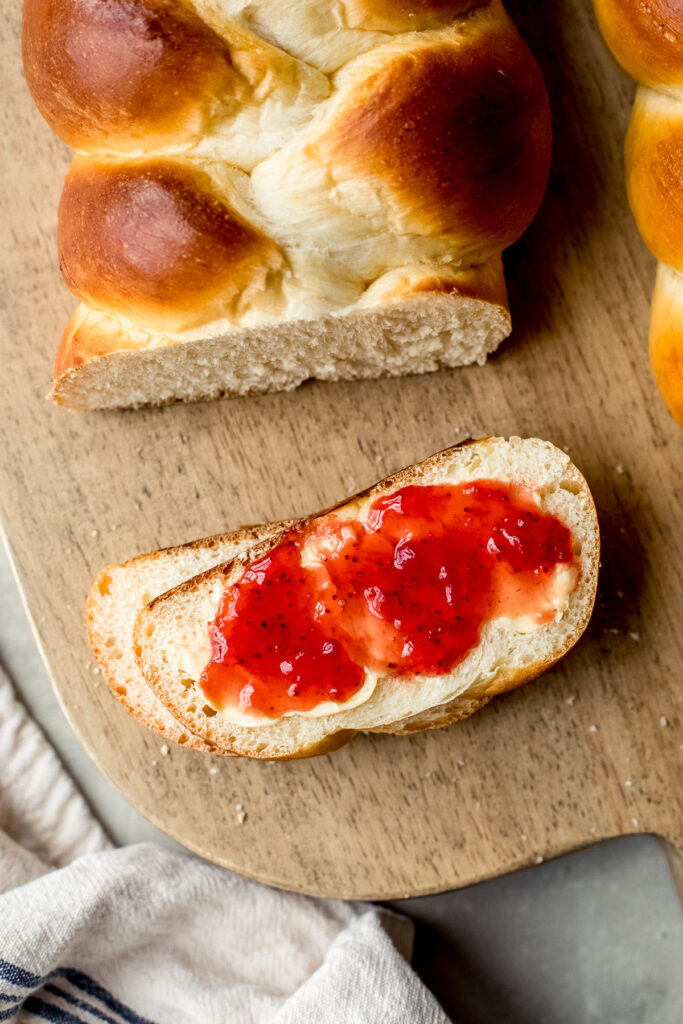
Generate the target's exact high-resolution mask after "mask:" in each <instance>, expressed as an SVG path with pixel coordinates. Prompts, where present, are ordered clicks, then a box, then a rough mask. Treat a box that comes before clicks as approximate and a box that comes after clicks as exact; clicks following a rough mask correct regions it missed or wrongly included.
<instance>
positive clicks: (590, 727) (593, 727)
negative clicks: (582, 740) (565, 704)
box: [588, 725, 598, 732]
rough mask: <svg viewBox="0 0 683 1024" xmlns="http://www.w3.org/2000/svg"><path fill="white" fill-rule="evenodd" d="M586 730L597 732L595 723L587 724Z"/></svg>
mask: <svg viewBox="0 0 683 1024" xmlns="http://www.w3.org/2000/svg"><path fill="white" fill-rule="evenodd" d="M588 731H589V732H597V731H598V727H597V725H589V726H588Z"/></svg>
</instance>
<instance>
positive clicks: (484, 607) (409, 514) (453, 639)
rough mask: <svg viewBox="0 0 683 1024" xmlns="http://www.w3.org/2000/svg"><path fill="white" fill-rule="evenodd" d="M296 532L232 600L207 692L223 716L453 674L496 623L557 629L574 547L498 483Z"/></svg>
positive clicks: (513, 490) (419, 491)
mask: <svg viewBox="0 0 683 1024" xmlns="http://www.w3.org/2000/svg"><path fill="white" fill-rule="evenodd" d="M342 516H343V510H341V512H340V513H339V514H337V513H330V514H329V515H327V516H325V517H324V518H322V519H319V520H314V521H313V522H309V523H304V524H302V525H300V526H297V527H295V528H294V529H292V530H290V531H289V532H288V533H287V534H286V535H285V536H284V538H283V539H282V540H281V541H280V542H279V544H277V545H276V546H275V547H274V548H273V549H272V550H271V551H270V552H269V553H268V555H267V556H266V557H264V558H262V559H261V560H260V561H258V562H253V563H251V565H249V566H248V568H247V569H246V571H245V572H244V574H243V576H242V577H241V579H240V580H239V581H238V582H237V583H235V584H233V585H232V586H230V587H228V588H227V589H226V591H225V593H224V595H223V598H222V600H221V604H220V608H219V611H218V615H217V617H216V620H215V621H214V623H213V624H212V625H211V626H210V633H211V642H212V655H211V661H210V662H209V664H208V666H207V668H206V669H205V671H204V673H203V676H202V679H201V685H202V688H203V690H204V692H205V694H206V696H207V698H208V699H209V700H210V701H211V702H212V703H213V704H214V705H215V706H216V707H218V708H224V707H227V706H232V707H235V708H238V709H239V710H240V711H241V712H242V713H243V714H247V715H248V714H253V715H256V716H266V717H271V718H276V717H280V716H281V715H283V714H285V713H287V712H296V711H299V712H301V711H310V710H311V709H313V708H315V707H317V706H318V705H320V704H322V703H327V702H330V701H331V702H334V703H335V704H343V703H344V702H345V701H349V700H350V699H351V698H352V697H353V695H354V694H355V693H357V692H358V690H359V689H360V688H361V686H362V685H363V681H364V678H365V669H366V668H368V669H371V670H373V671H375V672H378V673H390V674H391V675H393V676H399V677H403V678H405V679H406V681H409V680H410V679H411V677H414V676H417V675H420V676H425V675H427V676H429V675H439V674H442V673H445V672H448V671H450V669H452V668H453V667H454V666H455V665H457V664H458V662H459V661H461V660H462V659H463V658H464V657H465V655H466V654H467V653H468V651H470V650H472V648H473V647H475V646H476V644H477V643H478V641H479V638H480V632H481V627H482V625H483V624H484V623H485V622H487V621H489V620H490V619H496V618H500V617H507V618H512V619H519V618H520V617H522V616H523V617H525V619H530V620H531V623H532V626H531V628H534V626H535V625H542V624H543V623H544V622H548V621H551V620H552V618H553V616H554V615H555V606H554V605H553V603H552V597H553V585H554V578H555V569H556V568H557V567H558V566H561V565H565V566H573V565H574V554H573V550H572V541H571V534H570V532H569V529H568V528H567V527H566V526H564V525H563V524H562V523H561V522H560V521H559V520H558V519H556V518H555V517H554V516H552V515H549V514H548V513H546V512H543V511H541V509H540V508H539V507H538V505H537V504H536V502H535V501H534V497H533V493H532V492H531V491H528V490H525V489H523V488H521V487H518V486H515V485H511V484H503V483H498V482H495V481H491V480H477V481H475V482H473V483H467V484H457V485H449V484H439V485H434V486H408V487H403V488H402V489H401V490H399V491H395V492H394V493H393V494H390V495H388V496H387V497H383V498H378V499H377V500H376V501H374V502H373V503H372V504H371V505H370V506H369V508H368V509H367V510H366V511H365V513H364V518H363V519H362V520H359V519H353V518H348V519H344V518H343V517H342Z"/></svg>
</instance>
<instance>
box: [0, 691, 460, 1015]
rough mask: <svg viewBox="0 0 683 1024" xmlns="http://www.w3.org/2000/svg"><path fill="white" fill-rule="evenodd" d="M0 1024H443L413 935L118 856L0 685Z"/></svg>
mask: <svg viewBox="0 0 683 1024" xmlns="http://www.w3.org/2000/svg"><path fill="white" fill-rule="evenodd" d="M0 764H1V765H2V769H3V770H2V772H0V1021H21V1022H24V1021H26V1022H28V1021H31V1022H36V1021H48V1022H53V1024H199V1022H201V1024H218V1022H220V1024H233V1022H234V1024H252V1022H253V1024H261V1022H264V1024H265V1022H268V1024H271V1022H272V1024H317V1022H320V1024H328V1022H329V1024H361V1022H368V1024H448V1021H447V1018H446V1017H445V1015H444V1014H443V1011H442V1010H441V1008H440V1007H439V1006H438V1004H437V1003H436V1001H435V1000H434V998H433V997H432V996H431V994H430V993H429V992H428V991H427V989H426V988H425V987H424V986H423V985H422V983H421V982H420V981H419V979H418V978H417V976H416V975H415V974H414V973H413V971H412V969H411V968H410V966H409V964H408V961H407V959H406V958H407V957H409V955H410V947H411V945H412V925H411V924H410V922H409V921H407V920H406V919H405V918H402V917H398V916H396V915H393V914H390V913H388V912H386V911H383V910H381V909H379V908H375V907H371V906H367V905H363V904H352V903H343V902H340V901H335V900H313V899H308V898H306V897H304V896H297V895H292V894H287V893H282V892H278V891H275V890H273V889H269V888H267V887H265V886H261V885H258V884H256V883H254V882H247V881H245V880H244V879H242V878H239V877H237V876H236V875H233V874H230V873H229V872H227V871H224V870H222V869H220V868H217V867H214V866H213V865H210V864H207V863H205V862H203V861H201V860H199V859H198V858H196V857H192V856H190V855H185V854H178V853H173V852H170V851H167V850H164V849H161V848H159V847H156V846H153V845H151V844H141V845H138V846H131V847H125V848H123V849H113V848H111V845H110V844H109V842H108V840H107V838H106V836H105V835H104V833H103V831H102V829H101V828H100V826H99V825H98V824H97V822H96V821H95V820H94V819H93V817H92V815H91V814H90V812H89V810H88V808H87V807H86V805H85V803H84V801H83V800H82V798H81V797H80V795H79V794H78V792H77V791H76V789H75V787H74V786H73V783H72V782H71V780H70V779H69V777H68V776H67V775H66V773H65V772H64V769H63V768H62V766H61V764H60V763H59V761H58V759H57V757H56V755H55V754H54V751H53V750H52V748H51V747H50V746H49V744H48V743H47V741H46V740H45V738H44V736H43V735H42V734H41V732H40V731H39V730H38V728H37V727H36V725H35V723H34V722H32V721H31V720H30V718H29V717H28V715H27V714H26V712H25V710H24V708H23V707H22V706H21V705H20V704H19V703H18V701H17V700H16V699H15V697H14V694H13V692H12V689H11V686H10V683H9V682H8V680H7V679H6V677H4V676H2V674H1V673H0Z"/></svg>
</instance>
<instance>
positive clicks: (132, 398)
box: [50, 270, 511, 409]
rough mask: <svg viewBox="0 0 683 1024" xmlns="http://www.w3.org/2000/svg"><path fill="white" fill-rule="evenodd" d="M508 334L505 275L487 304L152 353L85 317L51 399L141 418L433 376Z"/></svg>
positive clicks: (403, 307)
mask: <svg viewBox="0 0 683 1024" xmlns="http://www.w3.org/2000/svg"><path fill="white" fill-rule="evenodd" d="M459 290H461V291H462V290H464V289H462V288H461V289H459ZM480 291H481V289H480ZM510 330H511V324H510V314H509V310H508V307H507V296H506V293H505V286H504V283H503V280H502V270H501V275H500V279H499V280H497V281H496V282H495V287H494V288H493V289H492V290H490V297H488V296H486V297H476V296H475V297H472V296H471V295H469V294H439V293H436V294H434V293H432V292H427V293H426V294H424V295H417V296H415V297H411V298H406V299H396V300H394V301H391V302H386V303H383V304H382V306H381V308H379V309H378V308H373V309H371V310H367V311H365V310H363V311H361V310H359V311H356V312H353V313H350V314H347V315H331V316H326V317H322V318H319V319H315V320H294V321H287V322H284V323H279V324H273V325H268V326H263V327H256V328H252V329H246V330H233V331H229V332H224V333H222V334H218V335H214V336H211V337H206V338H199V339H197V340H191V341H179V342H175V343H174V341H173V340H171V339H169V338H166V339H161V340H159V339H157V341H156V343H152V344H149V345H147V346H146V347H140V342H139V339H136V338H135V336H134V335H131V334H128V333H127V332H126V330H125V329H124V328H123V327H122V326H121V324H120V323H119V322H118V321H117V320H114V319H113V318H111V317H106V316H104V315H102V314H97V313H92V312H86V311H84V310H83V308H81V309H80V310H79V311H78V312H77V313H76V314H75V316H74V318H73V319H72V322H71V324H70V325H69V328H68V329H67V331H66V333H65V335H64V337H63V339H62V344H61V347H60V351H59V355H58V358H57V363H56V367H55V380H54V384H53V388H52V391H51V393H50V398H52V399H53V400H54V401H55V402H56V403H57V404H58V405H63V406H67V407H69V408H72V409H109V408H129V407H133V408H135V407H139V406H143V405H163V404H169V403H172V402H181V401H184V402H196V401H202V400H207V399H214V398H220V397H227V396H238V395H248V394H258V393H263V392H269V391H284V390H291V389H292V388H295V387H297V386H298V385H299V384H301V383H303V381H305V380H308V379H310V378H314V379H318V380H358V379H363V378H374V377H399V376H405V375H409V374H417V373H427V372H430V371H434V370H439V369H442V368H450V367H456V366H466V365H468V364H471V363H483V362H484V360H485V359H486V357H487V356H488V355H489V354H490V353H491V352H493V351H494V350H495V349H496V348H497V347H498V346H499V345H500V343H501V342H502V341H503V339H504V338H506V337H507V336H508V335H509V333H510Z"/></svg>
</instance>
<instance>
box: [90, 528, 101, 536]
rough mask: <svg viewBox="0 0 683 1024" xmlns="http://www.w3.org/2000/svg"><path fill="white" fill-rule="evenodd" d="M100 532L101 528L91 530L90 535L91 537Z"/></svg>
mask: <svg viewBox="0 0 683 1024" xmlns="http://www.w3.org/2000/svg"><path fill="white" fill-rule="evenodd" d="M99 532H100V531H99V530H91V531H90V536H91V537H97V536H98V535H99Z"/></svg>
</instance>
